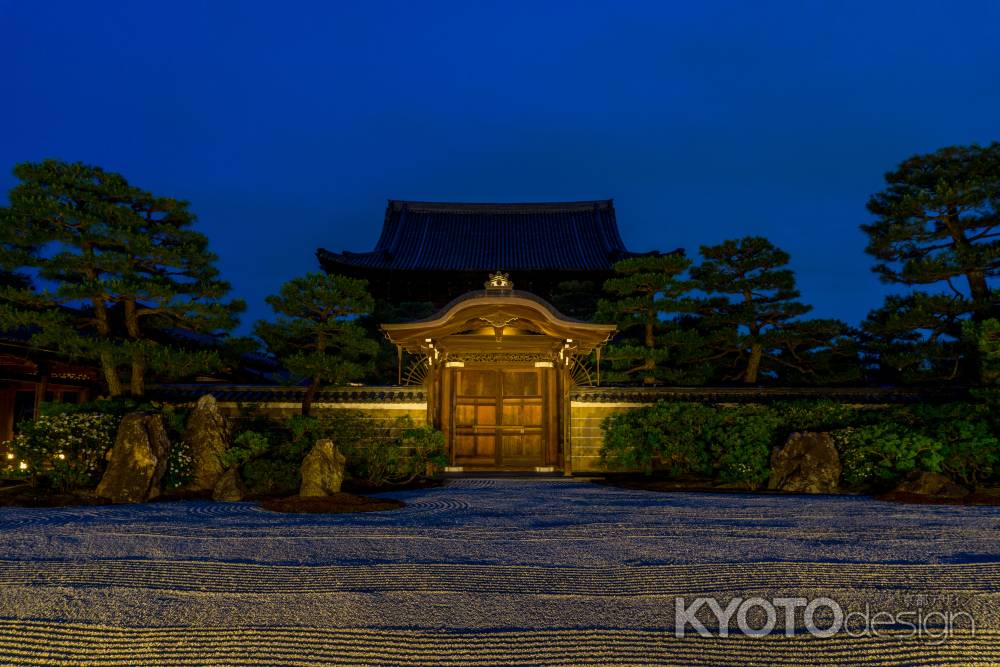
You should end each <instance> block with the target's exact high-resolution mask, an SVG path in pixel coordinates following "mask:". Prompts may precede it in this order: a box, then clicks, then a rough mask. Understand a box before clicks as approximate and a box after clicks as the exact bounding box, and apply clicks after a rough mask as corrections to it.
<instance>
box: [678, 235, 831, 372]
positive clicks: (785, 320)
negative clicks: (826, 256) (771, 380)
mask: <svg viewBox="0 0 1000 667" xmlns="http://www.w3.org/2000/svg"><path fill="white" fill-rule="evenodd" d="M701 255H702V257H703V258H704V260H703V261H702V263H701V264H700V265H698V266H696V267H693V268H692V269H691V277H692V278H693V279H694V280H695V282H696V284H697V286H698V289H700V290H701V291H703V292H705V293H707V294H708V295H709V296H708V298H705V299H702V300H700V303H699V305H698V311H699V312H700V313H701V315H702V316H703V318H704V322H703V328H704V329H706V330H707V331H710V332H711V335H710V336H708V337H707V338H706V340H705V343H706V345H708V346H709V347H710V348H713V349H714V351H715V352H714V355H713V356H714V358H715V359H717V360H719V364H720V370H721V372H722V373H723V377H722V379H725V380H738V381H740V382H743V383H746V384H754V383H756V382H757V381H758V380H759V379H760V377H761V376H762V375H768V376H772V377H774V376H779V375H780V374H781V373H782V370H783V369H784V372H785V373H786V374H790V375H791V376H793V377H797V378H799V379H800V380H801V379H803V378H807V377H809V378H814V379H815V378H819V377H821V376H820V373H819V368H820V367H821V366H822V365H823V363H827V364H828V363H829V359H827V360H826V361H825V362H823V358H824V357H830V356H831V355H833V356H839V355H842V354H849V353H848V352H846V351H843V350H842V349H841V345H840V344H839V342H842V341H843V337H844V330H845V329H846V326H845V325H843V324H842V323H839V322H836V321H832V322H831V321H825V320H814V321H812V322H802V321H800V320H799V318H800V317H801V316H802V315H805V314H806V313H808V312H809V311H810V310H811V309H812V308H811V306H807V305H805V304H803V303H801V302H799V301H798V300H797V299H798V298H799V292H798V290H797V289H796V288H795V275H794V274H793V273H792V271H791V270H790V269H788V268H787V265H788V261H789V256H788V253H786V252H785V251H783V250H781V249H779V248H776V247H775V246H774V245H773V244H772V243H771V242H770V241H768V240H767V239H765V238H763V237H760V236H747V237H745V238H742V239H739V240H731V241H725V242H723V243H721V244H719V245H715V246H702V247H701ZM821 352H822V354H820V353H821ZM823 379H826V378H823Z"/></svg>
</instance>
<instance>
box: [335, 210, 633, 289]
mask: <svg viewBox="0 0 1000 667" xmlns="http://www.w3.org/2000/svg"><path fill="white" fill-rule="evenodd" d="M634 254H635V253H631V252H629V251H628V250H627V249H626V248H625V244H624V242H623V241H622V238H621V235H620V234H619V233H618V222H617V220H616V219H615V207H614V203H613V201H612V200H610V199H607V200H601V201H581V202H566V203H551V204H448V203H433V202H412V201H398V200H392V199H390V200H389V204H388V206H387V207H386V212H385V222H384V223H383V226H382V235H381V236H380V237H379V240H378V243H377V244H376V246H375V249H374V250H373V251H372V252H365V253H354V252H347V251H345V252H342V253H334V252H330V251H328V250H324V249H322V248H320V249H319V250H318V251H317V255H318V256H319V259H320V263H321V264H323V265H324V267H328V268H329V267H331V266H336V265H342V266H343V265H347V266H353V267H359V268H370V269H390V270H425V271H427V270H429V271H495V270H504V271H536V270H562V271H573V270H582V271H594V270H609V269H610V268H611V265H612V264H614V263H615V262H616V261H618V260H620V259H623V258H625V257H631V256H633V255H634Z"/></svg>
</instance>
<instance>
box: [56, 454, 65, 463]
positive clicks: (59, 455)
mask: <svg viewBox="0 0 1000 667" xmlns="http://www.w3.org/2000/svg"><path fill="white" fill-rule="evenodd" d="M56 458H58V459H59V460H60V461H65V460H66V455H65V454H63V453H62V452H59V453H58V454H56Z"/></svg>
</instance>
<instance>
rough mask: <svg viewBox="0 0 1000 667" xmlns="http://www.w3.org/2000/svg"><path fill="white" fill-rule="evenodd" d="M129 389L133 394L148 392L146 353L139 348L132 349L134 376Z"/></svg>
mask: <svg viewBox="0 0 1000 667" xmlns="http://www.w3.org/2000/svg"><path fill="white" fill-rule="evenodd" d="M129 390H130V392H131V393H132V395H133V396H142V395H144V394H145V393H146V353H145V352H144V351H143V350H140V349H139V348H136V349H135V350H133V351H132V377H131V380H130V384H129Z"/></svg>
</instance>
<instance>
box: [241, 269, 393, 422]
mask: <svg viewBox="0 0 1000 667" xmlns="http://www.w3.org/2000/svg"><path fill="white" fill-rule="evenodd" d="M267 302H268V304H270V305H271V308H273V309H274V312H275V313H277V315H278V318H277V320H276V321H274V322H267V321H263V320H261V321H258V322H257V324H256V325H255V327H254V333H256V334H257V335H258V336H260V338H261V339H263V340H264V342H265V343H266V344H267V347H268V349H269V350H270V351H271V352H272V353H273V354H274V355H275V356H276V357H277V358H278V359H279V360H280V361H281V363H282V364H283V365H284V366H285V368H287V369H288V370H289V371H290V372H291V373H293V374H294V375H297V376H299V377H302V378H308V379H309V388H308V389H307V390H306V394H305V396H304V397H303V399H302V414H303V415H308V414H309V413H310V410H311V407H312V403H313V400H314V398H315V396H316V392H317V391H318V390H319V388H320V386H321V385H322V384H324V383H327V384H333V385H344V384H347V383H348V382H350V381H352V380H358V379H361V378H362V377H364V375H365V373H367V372H369V370H370V368H371V365H372V359H373V358H374V357H375V355H376V354H377V353H378V344H377V343H376V342H375V341H374V340H372V339H370V338H368V337H366V335H365V330H364V329H363V328H362V326H361V325H360V323H359V322H358V318H360V317H363V316H364V315H366V314H368V313H370V312H371V311H372V309H373V308H374V306H375V304H374V301H373V300H372V297H371V295H370V294H369V293H368V283H367V281H365V280H358V279H355V278H348V277H345V276H336V275H327V274H325V273H308V274H306V275H305V276H302V277H300V278H294V279H292V280H290V281H288V282H287V283H285V284H284V285H282V287H281V291H280V292H279V293H278V294H275V295H271V296H269V297H267Z"/></svg>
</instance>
